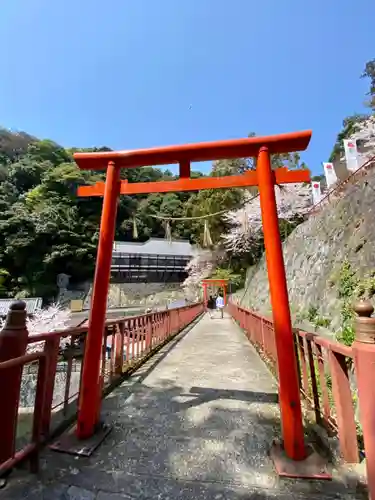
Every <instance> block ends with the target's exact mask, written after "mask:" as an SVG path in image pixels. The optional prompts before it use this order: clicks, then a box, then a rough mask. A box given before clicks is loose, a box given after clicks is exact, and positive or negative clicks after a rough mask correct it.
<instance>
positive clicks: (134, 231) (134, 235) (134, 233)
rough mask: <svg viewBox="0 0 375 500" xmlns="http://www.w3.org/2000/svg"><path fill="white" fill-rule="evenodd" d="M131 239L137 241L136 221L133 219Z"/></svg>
mask: <svg viewBox="0 0 375 500" xmlns="http://www.w3.org/2000/svg"><path fill="white" fill-rule="evenodd" d="M133 239H134V240H137V239H138V228H137V220H136V218H135V217H134V218H133Z"/></svg>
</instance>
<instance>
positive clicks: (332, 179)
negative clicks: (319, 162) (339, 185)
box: [323, 163, 337, 187]
mask: <svg viewBox="0 0 375 500" xmlns="http://www.w3.org/2000/svg"><path fill="white" fill-rule="evenodd" d="M323 169H324V174H325V176H326V182H327V187H331V186H333V185H334V184H336V182H337V175H336V172H335V167H334V166H333V163H323Z"/></svg>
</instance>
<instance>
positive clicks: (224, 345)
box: [0, 316, 364, 500]
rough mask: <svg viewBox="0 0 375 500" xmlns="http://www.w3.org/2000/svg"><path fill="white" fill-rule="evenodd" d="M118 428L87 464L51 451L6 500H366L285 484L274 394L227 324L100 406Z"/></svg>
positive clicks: (204, 330) (332, 488) (334, 484)
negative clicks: (274, 457)
mask: <svg viewBox="0 0 375 500" xmlns="http://www.w3.org/2000/svg"><path fill="white" fill-rule="evenodd" d="M103 418H104V420H105V421H106V422H107V423H112V424H113V427H114V428H113V430H112V432H111V434H110V435H109V436H108V437H107V439H106V441H105V442H104V443H103V444H102V445H101V446H100V448H99V449H98V450H97V451H96V453H95V454H94V455H93V456H92V457H90V458H75V457H72V456H69V455H64V454H59V453H54V452H52V451H49V450H46V451H45V452H44V453H43V456H42V460H41V461H42V464H41V471H40V474H39V475H38V477H35V476H31V475H30V474H26V473H22V474H21V473H19V472H17V473H14V474H13V475H12V477H11V479H10V481H9V485H8V486H7V487H6V488H5V489H3V490H0V500H3V499H12V500H13V499H14V500H21V499H25V500H26V499H27V500H37V499H44V500H47V499H48V500H50V499H51V500H52V499H53V500H63V499H64V500H78V499H80V500H125V499H142V500H148V499H162V500H167V499H168V500H175V499H176V500H177V499H178V500H180V499H181V500H192V499H199V500H204V499H210V500H211V499H212V500H214V499H215V500H224V499H233V500H240V499H241V500H245V499H247V500H250V499H251V500H266V499H278V500H287V499H296V500H302V499H310V500H318V499H327V500H328V499H333V498H342V499H344V498H348V499H349V498H350V499H355V498H364V497H363V496H360V495H359V494H358V496H357V495H356V494H355V492H354V491H351V490H349V489H346V487H345V485H344V484H343V483H342V482H340V481H338V480H334V481H331V482H315V481H312V482H310V481H294V480H285V479H284V480H282V479H280V478H279V477H278V476H277V475H276V474H275V471H274V468H273V464H272V462H271V460H270V459H269V457H268V450H269V446H270V443H271V442H272V440H273V438H274V437H277V436H279V432H280V422H279V409H278V404H277V386H276V383H275V380H274V379H273V377H272V375H271V374H270V373H269V371H268V370H267V368H266V367H265V365H264V364H263V362H262V361H261V360H260V358H259V356H258V355H257V353H256V352H255V350H254V349H253V348H252V346H251V345H250V344H249V342H248V340H247V339H246V337H245V336H244V334H243V333H242V332H241V330H240V329H239V328H238V327H237V326H236V325H235V324H234V323H233V321H232V320H231V319H230V318H227V317H226V318H224V319H223V320H221V319H219V318H214V319H210V318H209V317H208V316H205V317H204V318H202V319H201V320H200V321H199V322H197V324H196V325H195V326H194V327H193V328H192V329H190V330H188V331H185V332H183V333H182V334H180V335H179V336H178V337H177V338H176V339H175V340H174V341H173V342H172V343H170V344H168V345H167V346H165V347H164V349H163V350H161V351H160V352H159V353H158V354H157V355H156V356H154V357H153V358H152V359H151V360H149V361H148V362H147V363H146V364H145V365H143V367H142V368H141V369H140V370H138V371H137V372H136V373H135V374H134V376H132V377H131V378H130V379H128V380H127V381H125V382H124V383H123V384H122V385H121V386H120V387H118V388H117V389H116V390H115V391H114V392H112V393H111V394H110V395H109V396H108V397H107V398H106V399H105V401H104V402H103Z"/></svg>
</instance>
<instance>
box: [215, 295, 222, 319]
mask: <svg viewBox="0 0 375 500" xmlns="http://www.w3.org/2000/svg"><path fill="white" fill-rule="evenodd" d="M216 307H217V309H219V311H220V315H221V319H223V317H224V299H223V297H222V296H221V295H220V293H219V295H218V296H217V299H216Z"/></svg>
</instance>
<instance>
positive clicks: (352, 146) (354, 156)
mask: <svg viewBox="0 0 375 500" xmlns="http://www.w3.org/2000/svg"><path fill="white" fill-rule="evenodd" d="M344 149H345V159H346V167H347V169H348V170H350V171H351V172H355V171H356V170H357V169H358V167H359V164H358V150H357V141H355V140H354V141H353V140H351V139H344Z"/></svg>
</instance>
